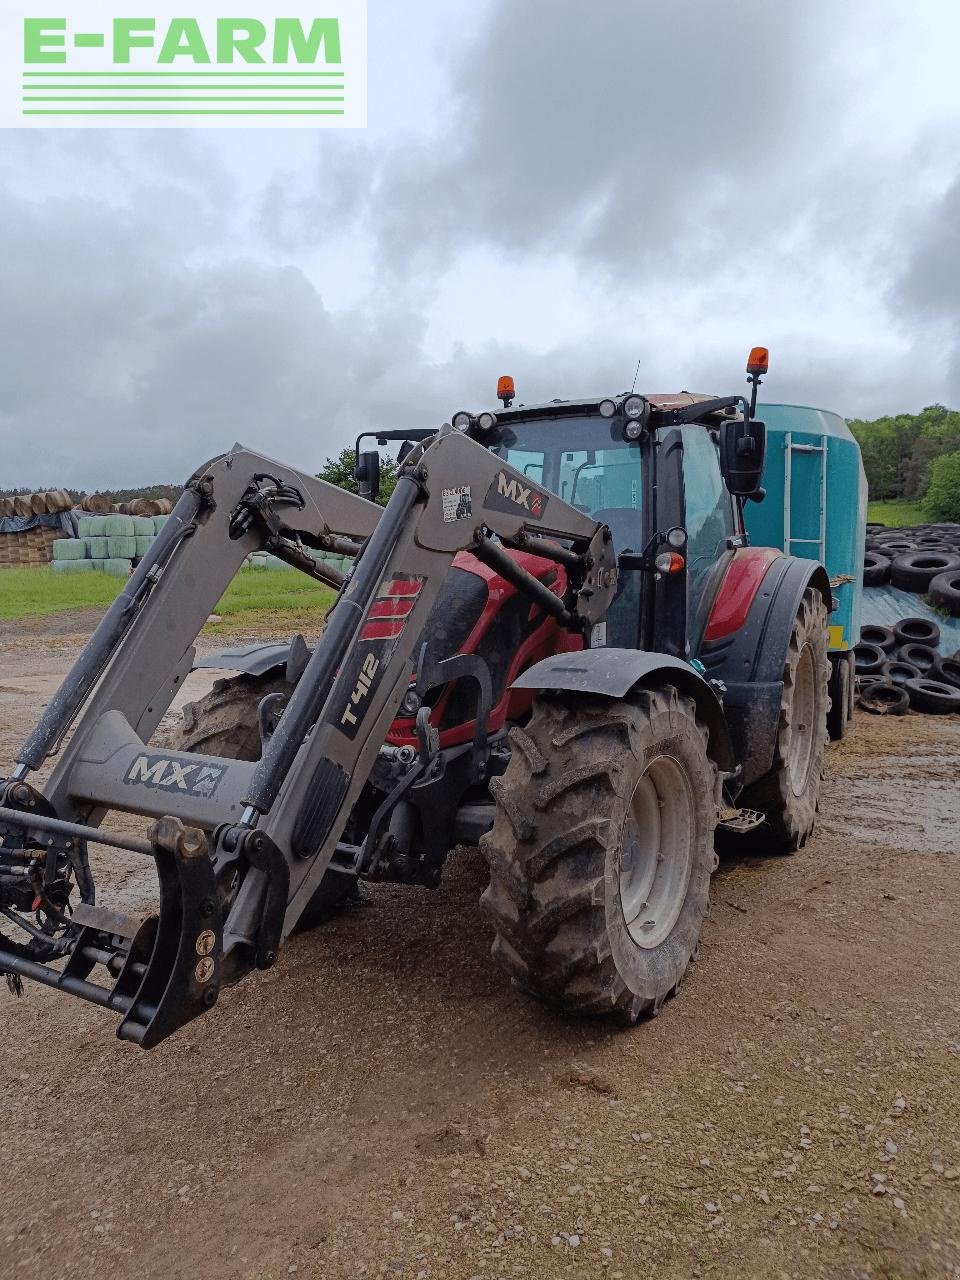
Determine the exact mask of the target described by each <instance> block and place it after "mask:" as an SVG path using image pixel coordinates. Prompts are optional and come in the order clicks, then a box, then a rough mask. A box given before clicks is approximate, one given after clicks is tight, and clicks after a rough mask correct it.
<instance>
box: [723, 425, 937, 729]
mask: <svg viewBox="0 0 960 1280" xmlns="http://www.w3.org/2000/svg"><path fill="white" fill-rule="evenodd" d="M758 412H759V413H760V414H761V415H762V417H763V420H764V421H765V422H766V424H767V454H766V462H765V466H764V473H763V487H764V489H765V491H766V493H765V498H764V501H763V502H762V503H749V504H747V506H746V509H745V512H744V515H745V519H746V525H747V531H748V533H749V534H750V539H751V541H752V542H753V543H755V544H757V545H759V546H779V547H780V548H781V549H782V550H783V551H784V552H786V553H787V554H789V555H795V556H801V557H804V558H808V559H811V560H818V561H820V563H822V564H823V565H824V566H825V568H826V570H827V573H828V574H829V576H830V584H831V587H832V589H833V598H834V609H833V611H832V613H831V615H830V632H829V635H830V639H829V657H830V664H831V667H832V669H833V671H832V676H831V688H830V696H831V699H832V702H833V707H832V709H831V724H830V730H831V736H832V737H835V738H836V737H839V736H841V735H842V733H843V728H844V725H845V723H846V720H847V719H849V715H850V711H851V709H852V703H853V700H854V699H855V698H856V697H857V696H859V700H860V705H861V706H863V707H864V708H865V709H866V710H869V711H880V712H883V713H886V714H903V713H904V712H906V711H907V710H909V709H910V707H913V708H914V709H916V710H917V711H925V712H928V713H933V714H944V713H947V712H956V711H960V616H958V615H960V525H924V526H915V527H910V528H907V529H885V528H884V527H883V526H882V525H868V524H867V518H866V517H867V482H866V476H865V474H864V470H863V465H862V462H861V458H860V448H859V445H858V444H857V442H856V439H855V438H854V436H853V433H852V432H851V431H850V428H849V427H848V426H847V424H846V422H845V421H844V419H843V418H842V417H841V416H840V415H839V414H836V413H832V412H830V411H828V410H825V409H816V408H812V407H810V406H808V405H794V404H762V405H759V406H758ZM918 592H925V593H927V594H928V596H929V601H927V600H924V599H922V598H919V597H918V595H917V594H916V593H918ZM841 708H846V711H845V712H842V711H841Z"/></svg>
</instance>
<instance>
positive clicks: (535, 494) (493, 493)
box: [486, 471, 547, 520]
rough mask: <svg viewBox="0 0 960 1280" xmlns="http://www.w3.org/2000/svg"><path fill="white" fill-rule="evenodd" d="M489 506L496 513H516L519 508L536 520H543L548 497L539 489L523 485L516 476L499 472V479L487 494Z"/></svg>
mask: <svg viewBox="0 0 960 1280" xmlns="http://www.w3.org/2000/svg"><path fill="white" fill-rule="evenodd" d="M486 500H487V506H489V507H492V508H493V509H494V511H509V512H511V513H515V512H516V510H517V508H518V507H519V508H520V509H521V510H522V511H526V512H527V514H528V515H530V516H532V517H533V519H534V520H542V519H543V513H544V511H545V509H546V506H547V495H546V494H545V493H541V492H540V490H539V489H534V488H533V487H532V486H528V485H525V484H522V483H521V482H520V480H518V479H517V477H516V476H508V475H507V473H506V472H505V471H498V472H497V478H496V480H495V481H494V482H493V484H492V485H491V486H490V489H489V491H488V493H487V499H486Z"/></svg>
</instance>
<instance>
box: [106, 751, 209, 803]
mask: <svg viewBox="0 0 960 1280" xmlns="http://www.w3.org/2000/svg"><path fill="white" fill-rule="evenodd" d="M226 772H227V770H226V766H221V765H214V764H199V763H198V764H185V763H184V762H183V761H182V760H174V759H172V758H171V757H170V756H148V755H139V756H137V757H136V759H135V760H134V761H133V763H132V764H131V765H130V768H129V769H128V770H127V774H126V777H125V778H124V782H126V783H127V785H128V786H131V785H136V786H142V787H151V788H153V789H155V790H158V791H172V792H175V793H179V794H181V795H190V796H207V797H210V796H212V795H213V794H214V792H215V791H216V789H217V787H218V786H219V785H220V782H221V780H222V778H223V775H224V774H225V773H226Z"/></svg>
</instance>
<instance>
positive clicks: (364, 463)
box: [353, 449, 380, 502]
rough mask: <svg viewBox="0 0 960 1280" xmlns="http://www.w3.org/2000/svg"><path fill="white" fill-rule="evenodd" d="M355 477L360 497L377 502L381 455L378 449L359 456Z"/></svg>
mask: <svg viewBox="0 0 960 1280" xmlns="http://www.w3.org/2000/svg"><path fill="white" fill-rule="evenodd" d="M353 478H354V480H356V482H357V488H358V489H359V491H360V497H361V498H366V499H367V500H368V501H369V502H376V500H377V498H378V497H379V495H380V455H379V453H377V451H376V449H373V450H371V452H369V453H361V454H360V455H359V456H358V458H357V465H356V468H355V470H354V473H353Z"/></svg>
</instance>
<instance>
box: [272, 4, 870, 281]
mask: <svg viewBox="0 0 960 1280" xmlns="http://www.w3.org/2000/svg"><path fill="white" fill-rule="evenodd" d="M842 28H843V19H842V16H841V15H838V12H837V8H836V6H835V5H832V4H829V3H827V0H810V2H809V3H805V4H803V5H793V6H782V5H780V6H772V5H770V4H768V3H764V0H740V3H737V4H734V5H729V4H717V3H716V2H715V0H675V2H674V3H671V4H669V5H665V4H660V3H651V2H649V0H647V2H645V3H637V0H607V3H601V4H597V5H592V6H589V7H586V6H583V5H582V4H578V3H575V0H550V2H549V3H546V0H536V2H534V3H527V4H523V5H517V4H513V3H508V2H507V0H500V3H499V4H497V5H495V6H494V8H493V10H492V13H491V17H490V21H489V22H488V23H487V24H486V26H485V27H484V28H483V30H482V32H481V33H480V35H479V36H478V38H477V40H476V42H475V44H474V45H473V46H472V47H470V48H469V49H468V50H466V51H465V52H464V53H463V54H462V55H461V57H460V58H459V59H458V60H457V62H456V65H455V67H454V69H453V70H452V72H451V77H450V80H451V102H450V107H449V112H450V114H449V119H448V120H447V122H446V124H447V129H446V133H445V138H444V141H443V144H442V145H437V144H436V142H435V141H431V143H429V144H426V145H421V144H415V145H407V146H403V147H400V148H399V149H397V150H395V151H394V152H393V153H392V154H389V155H387V156H383V157H381V158H380V163H379V164H375V165H373V166H372V168H368V169H367V172H366V174H365V175H364V176H365V181H364V180H363V178H362V177H361V175H358V174H355V173H352V172H351V167H350V166H351V162H352V159H353V157H352V156H351V154H350V153H349V152H344V151H343V149H342V148H339V147H338V148H335V149H333V150H331V148H329V147H328V145H327V143H326V139H324V140H323V143H322V146H321V161H320V165H319V166H318V170H319V177H318V183H317V194H316V200H317V202H318V207H322V202H323V200H325V199H326V195H325V193H326V191H327V190H328V188H329V186H330V174H331V172H333V173H334V174H336V175H337V180H338V182H349V183H350V184H351V186H352V187H353V188H354V190H356V189H357V188H360V189H362V190H364V191H365V193H366V199H367V205H366V211H365V217H366V222H367V225H368V226H369V227H370V228H371V230H372V231H373V233H374V234H375V235H376V236H377V238H378V240H379V243H380V245H381V248H382V250H383V254H384V261H385V263H386V264H388V265H390V266H392V267H394V268H397V269H398V270H399V271H401V272H403V273H416V272H418V271H420V270H423V269H429V268H430V267H436V265H437V264H438V263H442V261H443V260H444V259H446V258H449V257H450V256H451V255H452V254H453V253H455V252H456V251H457V250H458V249H459V248H461V247H462V246H464V245H472V244H475V243H477V242H478V241H479V242H487V243H490V244H494V245H496V246H499V247H500V248H502V249H504V250H506V251H507V252H510V253H518V254H519V253H528V252H531V251H532V252H536V253H551V252H553V253H563V254H571V255H573V256H575V257H578V258H580V259H582V260H583V261H584V262H585V263H593V264H595V265H599V266H602V267H604V268H608V269H610V270H613V271H615V272H617V271H627V270H630V269H636V268H638V267H643V268H644V269H645V270H647V271H651V272H654V273H656V272H657V271H658V270H661V269H663V270H670V269H675V268H676V267H678V266H681V267H683V268H684V269H697V268H701V267H704V266H707V265H715V263H716V260H717V258H718V256H719V257H721V258H725V259H726V260H729V258H730V256H731V255H732V254H735V253H743V252H745V251H748V250H749V249H750V248H751V247H752V245H753V244H754V243H755V240H756V236H757V231H758V228H763V227H765V226H766V227H769V226H771V224H772V223H773V220H774V214H776V215H777V216H778V217H779V219H780V223H781V230H782V223H783V220H784V219H786V221H787V223H788V224H792V223H794V222H795V221H796V220H797V218H798V217H799V216H800V215H801V214H802V212H803V211H804V210H805V209H807V208H808V207H810V206H811V205H812V204H813V203H814V192H813V190H812V185H811V181H810V179H811V173H812V172H815V171H816V170H817V168H818V151H819V149H820V147H821V139H822V137H823V135H824V134H825V133H826V132H827V131H828V130H829V128H830V125H831V121H832V119H833V118H834V116H835V114H836V112H837V110H838V104H839V103H840V102H842V99H843V93H844V90H845V86H844V83H843V75H842V72H840V71H839V69H838V68H837V67H836V65H835V63H834V59H833V57H832V53H831V50H832V49H833V48H834V46H835V43H836V41H837V40H838V37H842ZM275 213H276V210H275V208H274V214H275ZM289 214H290V222H291V223H294V222H297V221H299V227H300V233H301V234H302V235H303V236H304V237H305V238H307V239H309V238H310V237H311V232H312V229H313V223H312V220H311V216H310V202H309V200H303V199H302V198H297V197H292V198H291V200H290V207H289ZM289 230H290V226H289V224H288V233H289Z"/></svg>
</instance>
